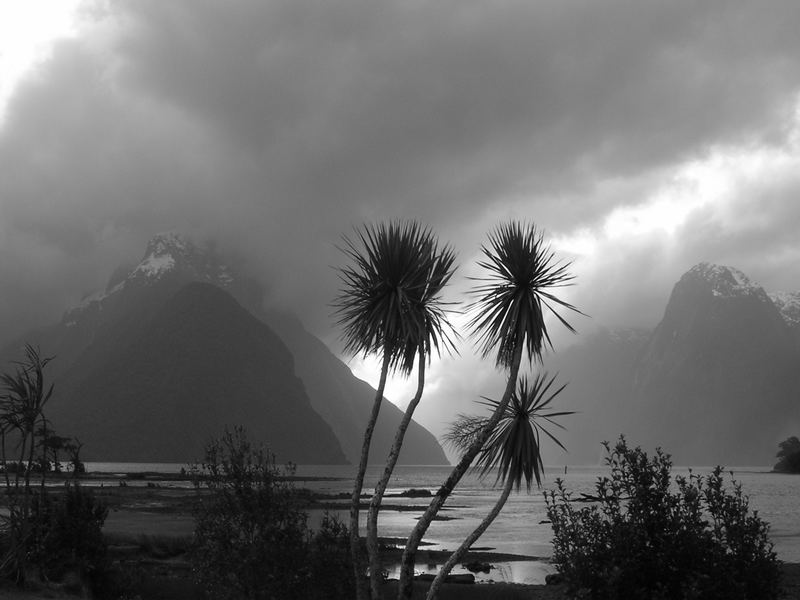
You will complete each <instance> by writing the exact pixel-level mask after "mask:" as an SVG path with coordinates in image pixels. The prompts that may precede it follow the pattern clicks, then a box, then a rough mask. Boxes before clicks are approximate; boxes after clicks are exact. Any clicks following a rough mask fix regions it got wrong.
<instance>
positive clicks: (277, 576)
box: [192, 427, 355, 600]
mask: <svg viewBox="0 0 800 600" xmlns="http://www.w3.org/2000/svg"><path fill="white" fill-rule="evenodd" d="M293 473H294V468H293V466H292V465H288V466H286V467H284V468H280V467H278V466H277V465H276V463H275V457H274V455H272V454H270V453H269V451H268V450H267V449H266V448H264V447H263V446H254V445H253V444H251V443H250V442H249V441H248V440H247V436H246V434H245V432H244V430H243V429H242V428H241V427H239V428H236V429H234V430H233V431H232V432H231V431H226V432H225V434H224V435H223V436H222V437H221V438H220V439H217V440H213V441H212V442H211V443H209V445H208V446H207V447H206V452H205V460H204V461H203V464H202V468H201V469H196V470H195V485H196V487H197V489H198V490H202V491H203V492H204V493H202V494H201V495H200V502H199V503H198V506H197V510H196V515H195V516H196V529H195V535H194V548H193V551H192V562H193V569H194V572H195V575H196V578H197V580H198V582H199V583H200V584H201V586H202V588H203V589H205V590H208V592H209V594H210V595H211V597H213V598H221V599H223V598H248V599H254V600H256V599H257V600H262V599H263V600H267V599H273V598H279V599H281V600H291V599H293V598H304V599H305V598H316V597H319V596H318V594H319V593H323V594H324V597H325V598H331V599H336V598H347V599H348V600H349V599H350V598H352V596H353V592H354V590H353V587H354V583H355V582H354V579H353V578H352V577H351V576H350V573H352V570H353V569H352V564H351V563H350V561H349V554H348V548H347V541H348V537H349V536H348V533H347V528H346V527H345V526H344V525H343V524H341V523H339V522H338V521H336V520H335V519H332V518H325V519H324V520H323V523H322V528H321V530H320V531H319V532H318V533H317V534H313V533H312V532H310V531H309V530H308V527H307V515H306V513H305V512H304V511H303V505H302V498H301V496H300V494H299V493H298V491H297V490H295V488H294V487H293V486H292V484H291V482H290V481H289V480H287V477H288V476H291V475H292V474H293ZM312 584H313V585H312ZM337 594H338V595H337Z"/></svg>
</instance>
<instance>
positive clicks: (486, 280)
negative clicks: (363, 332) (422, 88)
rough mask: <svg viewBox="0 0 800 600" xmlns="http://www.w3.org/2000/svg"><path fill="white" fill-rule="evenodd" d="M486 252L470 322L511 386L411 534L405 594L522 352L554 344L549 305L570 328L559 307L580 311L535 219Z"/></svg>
mask: <svg viewBox="0 0 800 600" xmlns="http://www.w3.org/2000/svg"><path fill="white" fill-rule="evenodd" d="M482 252H483V255H484V260H482V261H480V262H479V263H478V264H479V266H481V267H482V268H483V269H484V270H485V271H486V276H485V277H483V278H479V279H478V280H477V281H478V282H479V284H478V286H477V287H476V288H475V290H474V291H473V293H474V295H475V296H476V300H475V301H474V302H473V303H472V304H471V306H470V309H471V311H472V312H473V313H474V317H473V318H472V320H471V321H470V327H471V329H472V331H473V335H474V336H475V338H476V339H477V342H478V345H479V347H480V349H481V353H482V354H483V356H484V357H486V356H489V355H491V354H493V353H495V352H496V364H497V366H498V367H500V368H502V369H504V370H507V371H508V380H507V384H506V389H505V392H504V393H503V396H502V398H501V399H500V401H499V402H498V403H497V406H496V407H495V411H494V413H493V414H492V415H491V417H489V419H488V420H487V421H486V423H485V424H484V426H483V427H482V428H481V429H480V430H479V431H478V432H477V433H476V435H475V438H474V439H473V440H472V443H471V444H470V446H469V448H467V449H466V451H465V452H464V454H463V455H462V457H461V459H460V460H459V462H458V464H457V465H456V466H455V467H454V468H453V470H452V472H451V473H450V475H449V477H448V478H447V480H446V481H445V482H444V485H442V487H441V488H440V489H439V491H438V492H437V494H436V495H435V496H434V497H433V499H432V500H431V503H430V504H429V506H428V508H427V509H426V510H425V513H424V514H423V515H422V517H420V519H419V520H418V521H417V524H416V526H415V527H414V529H413V530H412V532H411V534H410V535H409V537H408V540H407V542H406V547H405V550H404V551H403V558H402V562H401V568H400V582H399V586H398V587H399V591H398V597H399V598H401V599H402V598H410V597H411V593H412V579H413V575H414V560H415V557H416V552H417V548H418V547H419V543H420V542H421V541H422V537H423V535H424V534H425V532H426V531H427V530H428V528H429V527H430V524H431V522H432V521H433V519H434V517H435V516H436V514H438V512H439V510H440V509H441V507H442V505H443V504H444V502H445V501H446V500H447V498H448V497H449V496H450V494H451V493H452V491H453V489H454V488H455V486H456V485H457V484H458V482H459V481H460V480H461V478H462V477H463V476H464V473H466V472H467V469H469V467H470V465H471V464H472V461H473V460H474V459H475V457H476V456H477V455H478V454H479V453H480V452H481V450H482V449H483V448H484V447H485V445H486V442H487V440H488V439H489V437H490V435H491V434H492V432H493V431H494V430H495V428H496V427H497V424H498V423H499V422H500V419H501V418H502V416H503V414H504V411H505V410H506V406H507V405H508V403H509V401H510V399H511V395H512V393H513V391H514V387H515V385H516V381H517V377H518V375H519V368H520V364H521V362H522V358H523V355H526V356H527V358H528V360H529V361H533V360H534V359H535V360H538V361H541V356H542V352H543V351H544V350H545V348H547V347H549V346H551V342H550V336H549V333H548V331H547V325H546V323H545V319H544V316H545V309H547V310H549V311H550V312H552V313H553V314H554V315H555V316H556V317H557V319H558V320H559V321H560V322H561V323H562V324H563V325H564V326H565V327H566V328H567V329H568V330H570V331H574V329H573V328H572V326H571V325H570V324H569V323H567V321H566V320H565V319H564V318H563V317H561V315H559V313H558V312H557V310H556V309H557V308H558V307H562V308H566V309H568V310H571V311H576V312H580V311H578V310H577V309H576V308H575V307H574V306H572V305H571V304H568V303H567V302H564V301H563V300H561V299H559V298H557V297H556V296H554V295H553V294H552V290H553V288H558V287H562V286H565V285H569V284H570V282H571V281H572V279H573V276H572V275H570V274H569V272H568V270H567V269H568V268H569V263H561V262H558V261H556V259H555V254H554V253H553V252H552V251H551V250H550V248H549V246H547V245H546V244H545V242H544V236H543V234H542V233H541V232H540V231H539V230H538V229H537V228H536V226H534V225H533V224H521V223H519V222H510V223H507V224H504V225H501V226H499V227H498V228H497V229H495V230H494V231H493V232H492V233H491V234H490V236H489V244H488V246H483V247H482Z"/></svg>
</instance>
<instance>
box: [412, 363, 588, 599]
mask: <svg viewBox="0 0 800 600" xmlns="http://www.w3.org/2000/svg"><path fill="white" fill-rule="evenodd" d="M554 381H555V376H553V377H550V378H549V379H548V377H547V376H546V375H539V376H537V377H536V379H535V380H534V382H533V384H532V385H530V384H529V383H528V380H527V378H525V377H523V378H522V379H521V380H520V382H519V387H518V391H516V392H515V393H514V394H512V396H511V401H510V402H509V403H508V405H507V406H506V408H505V409H504V410H503V413H502V416H501V418H500V421H499V422H498V424H497V427H496V428H495V429H494V430H493V431H492V432H491V435H490V436H489V439H488V440H487V441H486V442H485V444H484V447H483V449H482V450H481V452H480V454H479V455H478V459H477V462H476V463H475V466H476V467H477V468H479V469H480V475H481V476H482V477H485V476H486V475H487V474H488V473H489V472H490V471H491V470H493V469H497V480H496V481H495V484H497V483H499V482H501V481H502V482H504V485H503V492H502V494H501V495H500V498H499V499H498V500H497V503H496V504H495V505H494V507H493V508H492V510H491V511H490V512H489V514H488V515H486V517H485V518H484V519H483V521H482V522H481V523H480V524H479V525H478V527H476V528H475V530H474V531H473V532H472V533H470V534H469V535H468V536H467V538H466V539H465V540H464V542H463V543H462V544H461V546H460V547H459V548H458V549H457V550H456V551H455V552H453V554H452V555H451V556H450V558H449V559H448V560H447V562H446V563H445V564H444V566H443V567H442V568H441V569H440V570H439V573H438V574H437V575H436V578H435V579H434V580H433V583H432V584H431V587H430V589H429V590H428V600H435V599H436V598H437V596H438V593H439V590H440V588H441V586H442V584H443V583H444V581H445V579H446V577H447V575H449V574H450V571H451V570H452V569H453V567H454V566H456V564H458V563H459V562H460V561H461V559H462V558H463V557H464V555H465V554H466V553H467V551H468V550H469V549H470V547H471V546H472V544H474V543H475V542H476V541H477V540H478V538H480V536H481V535H483V533H484V532H485V531H486V529H487V528H488V527H489V525H491V524H492V521H494V519H495V518H496V517H497V515H499V514H500V511H501V510H502V508H503V506H504V505H505V503H506V500H508V496H509V495H510V494H511V490H512V489H513V488H516V490H517V492H519V490H520V487H521V485H522V480H523V479H524V480H525V487H526V488H527V489H528V491H529V492H530V491H531V484H532V482H533V480H534V479H535V480H536V485H537V486H541V484H542V476H543V474H544V465H543V464H542V452H541V448H542V445H541V439H540V432H543V433H544V434H545V435H547V436H548V437H549V438H550V439H551V440H553V441H554V442H555V443H556V444H558V445H559V446H560V447H561V448H562V449H563V448H564V446H562V444H561V442H559V441H558V440H557V439H556V438H555V437H554V436H553V434H552V433H550V432H549V431H548V430H547V428H546V427H545V426H544V423H542V422H546V423H550V424H552V425H555V426H556V427H562V426H561V425H559V424H558V423H556V422H555V421H554V420H553V419H555V418H556V417H560V416H564V415H570V414H573V413H572V412H571V411H560V412H552V411H551V410H550V409H549V406H550V403H551V402H552V401H553V399H554V398H555V397H556V396H558V394H560V393H561V391H562V390H563V389H564V387H565V385H562V386H561V387H559V388H556V389H555V390H553V391H551V388H552V387H553V383H554ZM484 400H485V402H484V404H485V405H486V406H488V407H489V408H490V409H491V410H492V412H494V410H496V409H497V404H498V402H497V401H496V400H490V399H488V398H487V399H484ZM487 420H488V417H480V416H473V415H460V416H459V418H458V420H457V421H456V422H455V423H454V424H453V425H452V426H451V428H450V431H449V432H448V435H447V441H448V442H449V443H450V444H451V445H453V446H454V447H456V448H457V449H459V450H464V449H466V448H469V446H470V445H471V443H472V440H473V438H474V437H475V436H476V435H477V434H478V433H479V432H480V431H481V429H483V427H484V426H485V424H486V421H487ZM562 428H563V427H562Z"/></svg>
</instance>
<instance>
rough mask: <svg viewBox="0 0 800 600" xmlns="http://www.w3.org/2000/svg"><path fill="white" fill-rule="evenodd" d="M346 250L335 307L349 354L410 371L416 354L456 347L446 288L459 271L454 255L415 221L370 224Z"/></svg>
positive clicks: (344, 249) (348, 244)
mask: <svg viewBox="0 0 800 600" xmlns="http://www.w3.org/2000/svg"><path fill="white" fill-rule="evenodd" d="M342 252H344V254H345V255H346V256H347V257H348V258H349V259H350V261H351V264H349V265H348V266H346V267H343V268H341V269H340V273H339V274H340V279H341V281H342V287H341V289H340V292H339V295H338V296H337V298H336V300H335V301H334V303H333V306H334V308H335V309H336V310H335V313H334V314H335V315H336V317H337V324H338V325H340V326H341V327H342V329H343V333H342V339H343V341H344V350H345V352H347V353H350V354H354V355H358V354H364V355H368V354H374V353H382V352H383V353H387V354H388V356H389V363H390V366H391V368H393V369H397V370H399V371H401V372H403V373H409V372H410V371H411V370H412V369H413V367H414V362H415V360H416V357H417V355H418V354H419V353H420V352H422V353H424V355H425V356H427V357H428V359H430V355H431V353H432V351H433V350H435V351H437V352H440V351H441V349H442V348H443V347H444V348H446V349H452V348H453V342H452V339H453V337H454V336H455V333H454V331H453V328H452V326H451V324H450V322H449V321H448V318H447V310H446V306H447V304H446V303H445V302H444V301H443V299H442V297H441V293H442V289H443V288H444V286H445V285H447V283H448V282H449V281H450V278H451V277H452V275H453V272H454V263H455V254H454V252H453V250H452V248H451V247H450V246H444V247H440V246H439V243H438V241H437V239H436V236H435V235H434V234H433V233H432V232H431V230H430V229H429V228H428V227H423V226H421V225H420V224H419V223H418V222H416V221H404V222H391V223H389V224H383V223H382V224H378V225H364V226H362V227H361V228H359V229H357V230H356V236H355V238H354V239H351V238H348V237H345V238H344V246H343V247H342Z"/></svg>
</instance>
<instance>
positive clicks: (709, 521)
mask: <svg viewBox="0 0 800 600" xmlns="http://www.w3.org/2000/svg"><path fill="white" fill-rule="evenodd" d="M606 450H607V452H608V457H607V458H606V464H607V465H608V467H609V468H610V469H611V476H610V477H601V478H599V479H598V481H597V483H596V486H595V495H594V496H590V497H586V496H584V497H583V498H580V499H575V498H573V497H572V495H571V494H570V493H569V492H568V491H566V490H565V488H564V485H563V482H562V481H561V480H559V481H558V482H557V489H556V490H555V491H551V492H549V493H545V499H546V501H547V512H548V515H549V518H550V520H551V522H552V524H553V533H554V539H553V562H554V563H555V565H556V567H557V568H558V570H559V572H560V573H562V574H563V575H564V577H565V579H566V580H567V582H568V583H569V584H570V585H571V586H572V587H573V588H574V589H575V590H585V593H589V594H591V597H592V598H596V599H598V600H605V599H630V600H637V599H641V600H645V599H646V600H651V599H656V600H659V599H662V600H681V599H689V598H702V599H704V600H762V599H763V600H767V599H774V598H778V596H779V583H780V570H779V564H778V561H777V558H776V555H775V552H774V551H773V546H772V543H771V542H770V541H769V539H768V537H767V534H768V530H769V526H768V524H767V523H765V522H764V521H762V520H761V519H760V518H759V517H758V514H757V513H751V512H750V509H749V504H748V499H747V497H746V496H745V495H744V494H743V492H742V489H741V486H740V485H739V484H738V483H736V482H735V481H734V482H732V489H731V490H728V489H726V486H725V481H724V478H723V475H722V468H721V467H716V468H715V469H714V470H713V471H712V472H711V474H709V475H707V476H705V477H703V476H700V475H697V474H695V473H693V472H691V471H690V472H689V475H688V477H683V476H675V477H673V476H672V474H671V469H672V461H671V459H670V457H669V455H667V454H664V453H663V452H662V451H661V450H660V449H658V450H656V453H655V456H653V457H652V458H651V457H648V455H647V454H646V453H645V452H644V451H642V450H641V448H638V447H637V448H633V449H632V448H629V447H628V445H627V442H626V441H625V439H624V438H620V440H619V441H618V442H617V444H616V445H615V446H614V447H613V449H612V448H610V446H609V445H608V444H606ZM578 501H588V502H589V503H590V504H589V505H588V506H584V507H582V508H580V509H576V508H575V502H578Z"/></svg>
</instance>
